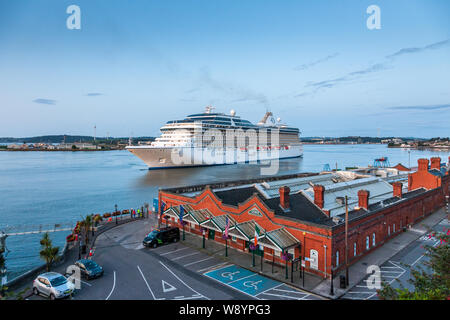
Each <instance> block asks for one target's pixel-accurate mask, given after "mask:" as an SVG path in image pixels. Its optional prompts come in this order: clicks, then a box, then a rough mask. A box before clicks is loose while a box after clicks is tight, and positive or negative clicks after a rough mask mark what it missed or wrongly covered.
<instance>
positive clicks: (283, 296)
mask: <svg viewBox="0 0 450 320" xmlns="http://www.w3.org/2000/svg"><path fill="white" fill-rule="evenodd" d="M264 294H265V295H268V296H275V297H281V298H288V299H293V300H299V298H298V297H291V296H286V295H282V294H274V293H264Z"/></svg>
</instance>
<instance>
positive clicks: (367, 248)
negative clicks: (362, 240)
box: [366, 236, 370, 250]
mask: <svg viewBox="0 0 450 320" xmlns="http://www.w3.org/2000/svg"><path fill="white" fill-rule="evenodd" d="M369 248H370V239H369V236H367V237H366V250H369Z"/></svg>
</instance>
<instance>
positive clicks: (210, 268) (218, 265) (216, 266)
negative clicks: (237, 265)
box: [197, 262, 231, 272]
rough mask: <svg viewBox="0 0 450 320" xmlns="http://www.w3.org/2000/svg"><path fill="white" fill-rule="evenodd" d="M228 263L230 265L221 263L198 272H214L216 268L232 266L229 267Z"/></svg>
mask: <svg viewBox="0 0 450 320" xmlns="http://www.w3.org/2000/svg"><path fill="white" fill-rule="evenodd" d="M227 263H228V262H222V263H219V264H216V265H213V266H210V267H206V268H203V269H200V270H197V272H202V271H207V270H211V271H213V269H214V268H218V267H221V266H223V265H226V266H225V267H228V266H231V264H229V265H228V264H227Z"/></svg>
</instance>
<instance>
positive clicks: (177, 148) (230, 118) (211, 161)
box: [126, 106, 303, 169]
mask: <svg viewBox="0 0 450 320" xmlns="http://www.w3.org/2000/svg"><path fill="white" fill-rule="evenodd" d="M213 109H214V108H213V107H212V106H208V107H206V109H205V111H204V112H203V113H197V114H191V115H189V116H187V117H186V118H185V119H183V120H172V121H168V122H167V123H166V124H165V125H164V126H163V127H162V128H161V129H160V130H161V132H162V134H161V136H160V137H158V138H156V139H155V141H153V142H152V143H151V144H150V145H140V146H131V145H130V146H127V147H126V149H127V150H128V151H130V152H131V153H133V154H134V155H136V156H137V157H139V158H140V159H141V160H142V161H143V162H145V164H147V165H148V167H149V169H167V168H180V167H196V166H210V165H222V164H236V163H255V162H256V163H260V162H261V161H269V160H274V159H285V158H295V157H301V156H302V155H303V149H302V145H301V143H300V139H299V134H300V132H299V129H298V128H293V127H289V126H287V125H286V124H283V123H282V122H281V119H280V118H278V119H276V120H275V118H274V117H273V114H272V112H269V111H268V112H266V114H265V115H264V117H263V118H262V120H261V121H259V122H258V123H257V124H256V125H255V124H252V123H251V122H250V121H248V120H244V119H241V117H239V116H237V115H236V112H235V111H234V110H231V112H230V114H229V115H227V114H224V113H215V112H213Z"/></svg>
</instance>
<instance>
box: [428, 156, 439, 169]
mask: <svg viewBox="0 0 450 320" xmlns="http://www.w3.org/2000/svg"><path fill="white" fill-rule="evenodd" d="M430 169H438V170H441V158H439V157H434V158H431V167H430Z"/></svg>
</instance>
